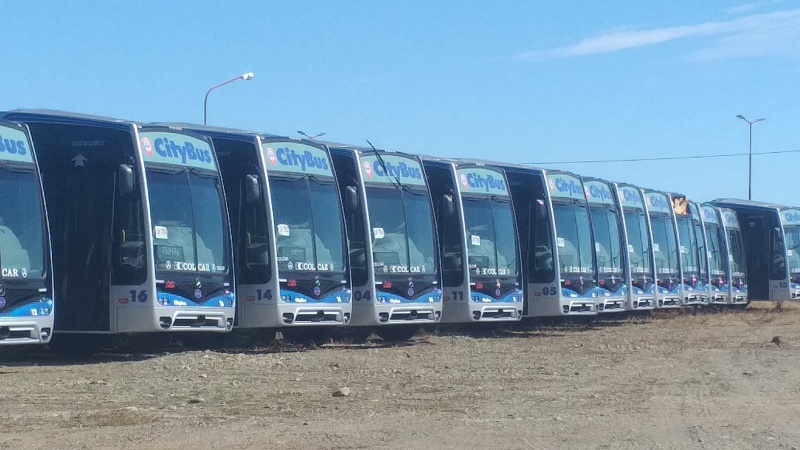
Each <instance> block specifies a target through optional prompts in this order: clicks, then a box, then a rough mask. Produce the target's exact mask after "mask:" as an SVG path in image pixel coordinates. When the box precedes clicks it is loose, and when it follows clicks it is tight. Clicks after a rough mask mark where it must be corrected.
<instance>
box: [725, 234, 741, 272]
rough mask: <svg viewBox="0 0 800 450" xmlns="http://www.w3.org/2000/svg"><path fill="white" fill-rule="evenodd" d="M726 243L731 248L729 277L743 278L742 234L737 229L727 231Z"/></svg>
mask: <svg viewBox="0 0 800 450" xmlns="http://www.w3.org/2000/svg"><path fill="white" fill-rule="evenodd" d="M728 241H729V242H730V247H731V257H732V258H731V276H732V277H736V278H744V276H745V259H744V240H743V239H742V232H741V231H740V230H739V229H738V228H729V229H728Z"/></svg>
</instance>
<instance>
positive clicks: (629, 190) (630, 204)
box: [617, 186, 644, 209]
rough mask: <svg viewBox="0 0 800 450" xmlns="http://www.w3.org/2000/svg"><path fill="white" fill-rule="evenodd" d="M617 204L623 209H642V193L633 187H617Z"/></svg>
mask: <svg viewBox="0 0 800 450" xmlns="http://www.w3.org/2000/svg"><path fill="white" fill-rule="evenodd" d="M617 191H618V192H619V202H620V204H621V205H622V207H623V208H635V209H644V204H643V203H642V192H641V191H640V190H639V189H638V188H635V187H633V186H619V187H618V188H617Z"/></svg>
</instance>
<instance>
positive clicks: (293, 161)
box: [267, 147, 330, 172]
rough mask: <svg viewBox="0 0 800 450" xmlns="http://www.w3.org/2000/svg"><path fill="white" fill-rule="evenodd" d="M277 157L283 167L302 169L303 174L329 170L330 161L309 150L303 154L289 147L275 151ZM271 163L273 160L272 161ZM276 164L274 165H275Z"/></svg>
mask: <svg viewBox="0 0 800 450" xmlns="http://www.w3.org/2000/svg"><path fill="white" fill-rule="evenodd" d="M269 150H270V149H267V158H269ZM275 157H276V159H277V160H278V162H279V163H280V165H282V166H293V167H300V170H301V171H302V172H306V171H308V170H310V169H319V170H328V169H329V168H330V167H329V166H328V160H327V159H326V158H321V157H319V156H314V154H313V153H311V152H310V151H308V150H305V151H303V152H296V151H294V150H291V149H289V148H287V147H281V148H279V149H278V150H277V151H275ZM270 162H272V160H271V159H270ZM274 164H275V163H273V165H274Z"/></svg>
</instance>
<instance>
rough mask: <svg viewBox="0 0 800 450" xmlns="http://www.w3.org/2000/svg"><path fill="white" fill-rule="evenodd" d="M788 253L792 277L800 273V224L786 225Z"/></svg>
mask: <svg viewBox="0 0 800 450" xmlns="http://www.w3.org/2000/svg"><path fill="white" fill-rule="evenodd" d="M783 230H784V234H785V235H786V255H787V256H788V257H789V273H790V276H791V277H792V278H794V277H796V276H798V275H800V226H798V225H784V227H783Z"/></svg>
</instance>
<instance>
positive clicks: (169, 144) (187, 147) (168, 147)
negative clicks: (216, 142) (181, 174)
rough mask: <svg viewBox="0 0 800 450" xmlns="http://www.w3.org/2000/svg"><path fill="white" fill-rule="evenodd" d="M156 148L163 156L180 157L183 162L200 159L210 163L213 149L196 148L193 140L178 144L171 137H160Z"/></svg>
mask: <svg viewBox="0 0 800 450" xmlns="http://www.w3.org/2000/svg"><path fill="white" fill-rule="evenodd" d="M145 139H146V138H145ZM154 147H155V150H156V153H158V155H159V156H161V157H163V158H175V159H180V160H181V163H183V164H186V161H200V162H205V163H210V162H212V161H213V160H212V159H211V151H210V150H203V149H198V148H195V147H194V145H192V143H191V142H184V143H183V145H179V144H176V143H175V141H173V140H171V139H165V138H158V139H156V142H155V146H154Z"/></svg>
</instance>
